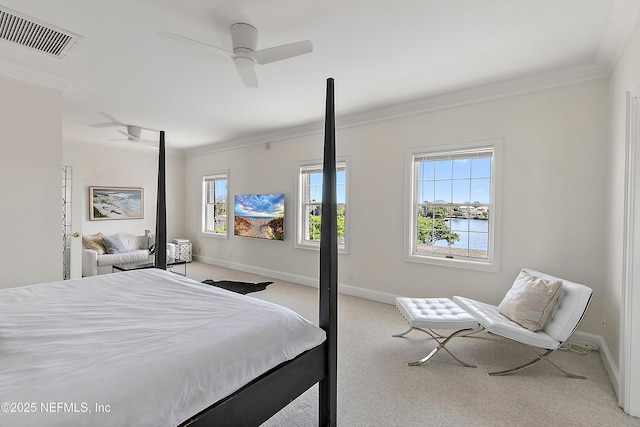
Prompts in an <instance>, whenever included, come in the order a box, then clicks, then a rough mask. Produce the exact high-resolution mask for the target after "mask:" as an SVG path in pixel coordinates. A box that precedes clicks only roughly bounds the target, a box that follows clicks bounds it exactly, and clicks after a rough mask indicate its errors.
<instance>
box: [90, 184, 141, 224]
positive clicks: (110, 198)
mask: <svg viewBox="0 0 640 427" xmlns="http://www.w3.org/2000/svg"><path fill="white" fill-rule="evenodd" d="M143 217H144V188H134V187H89V219H90V220H91V221H98V220H105V219H140V218H143Z"/></svg>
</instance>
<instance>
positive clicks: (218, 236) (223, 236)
mask: <svg viewBox="0 0 640 427" xmlns="http://www.w3.org/2000/svg"><path fill="white" fill-rule="evenodd" d="M200 235H201V236H202V237H211V238H214V239H228V238H229V235H228V234H222V233H204V232H202V231H201V232H200Z"/></svg>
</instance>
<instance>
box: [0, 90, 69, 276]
mask: <svg viewBox="0 0 640 427" xmlns="http://www.w3.org/2000/svg"><path fill="white" fill-rule="evenodd" d="M61 119H62V94H61V93H60V92H58V91H55V90H50V89H45V88H42V87H38V86H34V85H29V84H23V83H18V82H14V81H10V80H4V79H0V227H1V230H2V233H1V235H2V241H3V243H2V244H1V245H0V288H9V287H14V286H20V285H27V284H32V283H39V282H49V281H54V280H61V279H62V190H61V188H62V120H61Z"/></svg>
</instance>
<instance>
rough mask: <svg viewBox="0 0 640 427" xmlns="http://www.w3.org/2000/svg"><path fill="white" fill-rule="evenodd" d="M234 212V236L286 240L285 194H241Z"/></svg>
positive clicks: (236, 201) (235, 200)
mask: <svg viewBox="0 0 640 427" xmlns="http://www.w3.org/2000/svg"><path fill="white" fill-rule="evenodd" d="M233 211H234V212H233V215H234V222H233V234H234V235H236V236H244V237H257V238H260V239H269V240H284V194H239V195H236V196H235V198H234V206H233Z"/></svg>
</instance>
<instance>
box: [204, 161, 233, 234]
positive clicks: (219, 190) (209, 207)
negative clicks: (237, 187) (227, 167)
mask: <svg viewBox="0 0 640 427" xmlns="http://www.w3.org/2000/svg"><path fill="white" fill-rule="evenodd" d="M227 180H228V173H227V172H221V173H216V174H211V175H205V176H203V177H202V232H203V233H204V234H206V235H211V236H220V237H227Z"/></svg>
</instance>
